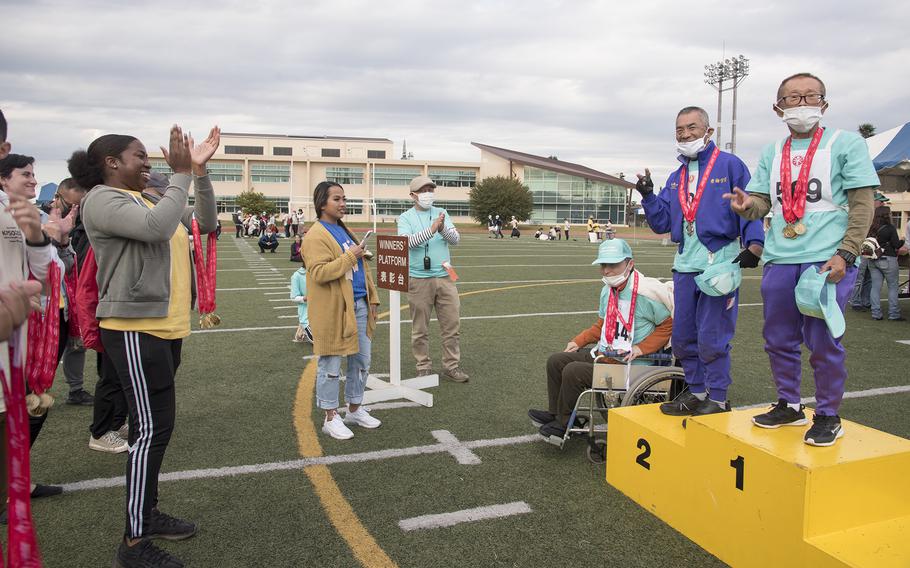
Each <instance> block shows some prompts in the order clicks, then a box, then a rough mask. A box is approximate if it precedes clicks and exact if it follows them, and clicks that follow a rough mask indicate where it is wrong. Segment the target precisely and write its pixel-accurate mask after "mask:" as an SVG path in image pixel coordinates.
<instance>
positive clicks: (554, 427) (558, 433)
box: [538, 420, 566, 448]
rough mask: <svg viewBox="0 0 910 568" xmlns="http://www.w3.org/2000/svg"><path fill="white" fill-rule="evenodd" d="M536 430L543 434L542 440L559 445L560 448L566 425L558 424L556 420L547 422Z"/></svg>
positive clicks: (563, 439)
mask: <svg viewBox="0 0 910 568" xmlns="http://www.w3.org/2000/svg"><path fill="white" fill-rule="evenodd" d="M538 432H540V435H541V436H543V439H544V440H546V441H547V442H549V443H550V444H553V445H554V446H559V447H560V448H561V447H562V443H563V442H564V441H565V438H566V427H565V426H563V425H562V424H560V423H559V421H558V420H553V421H552V422H547V423H546V424H544V425H543V426H541V427H540V430H538Z"/></svg>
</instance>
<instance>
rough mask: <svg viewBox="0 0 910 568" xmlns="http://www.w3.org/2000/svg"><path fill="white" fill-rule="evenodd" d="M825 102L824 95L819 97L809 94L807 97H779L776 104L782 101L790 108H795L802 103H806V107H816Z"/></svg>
mask: <svg viewBox="0 0 910 568" xmlns="http://www.w3.org/2000/svg"><path fill="white" fill-rule="evenodd" d="M824 100H825V95H820V94H818V93H810V94H808V95H787V96H786V97H781V98H779V99H777V102H781V101H784V102H785V103H787V104H788V105H790V106H796V105H798V104H800V103H801V102H802V101H806V104H807V105H817V104H819V103H820V102H822V101H824Z"/></svg>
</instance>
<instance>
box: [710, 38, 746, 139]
mask: <svg viewBox="0 0 910 568" xmlns="http://www.w3.org/2000/svg"><path fill="white" fill-rule="evenodd" d="M748 74H749V60H748V59H747V58H745V57H743V56H742V55H740V56H738V57H731V58H727V59H724V60H723V61H718V62H717V63H711V64H710V65H705V83H706V84H708V85H711V86H712V87H714V88H715V89H716V90H717V128H716V130H717V145H718V146H720V147H723V145H722V140H721V137H720V127H721V111H722V110H723V107H722V103H723V94H724V91H729V90H732V91H733V119H732V121H731V124H730V151H731V152H732V153H734V154H735V153H736V90H737V87H738V86H739V84H740V83H742V82H743V80H744V79H745V78H746V76H747V75H748ZM724 82H726V83H727V85H728V86H727V87H724Z"/></svg>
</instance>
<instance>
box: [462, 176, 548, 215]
mask: <svg viewBox="0 0 910 568" xmlns="http://www.w3.org/2000/svg"><path fill="white" fill-rule="evenodd" d="M469 197H470V204H471V217H473V218H475V219H477V222H479V223H480V224H485V223H486V222H487V215H493V216H494V217H495V216H496V215H499V217H500V218H501V219H502V220H503V221H507V220H508V219H509V218H511V216H512V215H514V216H515V218H516V219H519V220H522V221H525V220H527V219H530V218H531V211H532V210H533V208H534V201H533V198H532V195H531V190H530V189H528V186H526V185H523V184H522V183H521V182H520V181H518V180H517V179H515V178H510V177H505V176H496V177H489V178H487V179H485V180H483V181H482V182H480V183H478V184H477V185H476V186H475V187H474V188H472V189H471V192H470V193H469Z"/></svg>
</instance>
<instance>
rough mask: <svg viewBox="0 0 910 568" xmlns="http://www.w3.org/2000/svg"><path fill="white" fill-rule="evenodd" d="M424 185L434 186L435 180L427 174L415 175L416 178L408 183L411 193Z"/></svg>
mask: <svg viewBox="0 0 910 568" xmlns="http://www.w3.org/2000/svg"><path fill="white" fill-rule="evenodd" d="M425 185H431V186H433V187H434V188H435V187H436V182H434V181H433V180H431V179H430V177H429V176H417V177H416V178H414V179H412V180H411V183H410V188H411V193H417V192H418V191H419V190H420V188H422V187H423V186H425Z"/></svg>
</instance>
